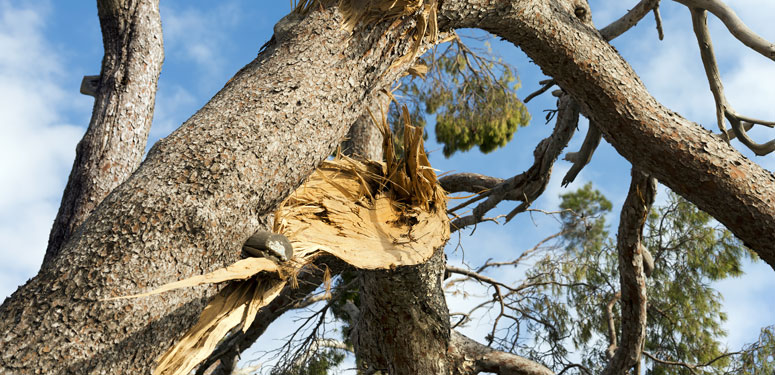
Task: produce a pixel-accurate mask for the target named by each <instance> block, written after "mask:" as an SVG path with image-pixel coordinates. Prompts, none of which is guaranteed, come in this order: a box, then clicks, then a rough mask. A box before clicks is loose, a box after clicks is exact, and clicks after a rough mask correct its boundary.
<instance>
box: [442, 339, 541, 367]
mask: <svg viewBox="0 0 775 375" xmlns="http://www.w3.org/2000/svg"><path fill="white" fill-rule="evenodd" d="M450 349H451V351H450V354H449V356H450V359H451V360H452V361H453V362H455V363H456V364H457V366H455V367H456V369H457V373H459V374H478V373H480V372H490V373H495V374H501V375H554V373H553V372H552V371H551V370H549V369H548V368H546V367H545V366H543V365H541V364H540V363H537V362H534V361H531V360H529V359H527V358H524V357H520V356H518V355H516V354H512V353H506V352H502V351H499V350H495V349H493V348H490V347H488V346H486V345H482V344H480V343H478V342H476V341H474V340H472V339H470V338H468V337H466V336H464V335H463V334H461V333H458V332H457V331H452V338H451V342H450Z"/></svg>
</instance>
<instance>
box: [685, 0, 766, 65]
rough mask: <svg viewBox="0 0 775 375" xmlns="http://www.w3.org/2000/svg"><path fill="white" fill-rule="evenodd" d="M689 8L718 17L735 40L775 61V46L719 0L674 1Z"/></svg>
mask: <svg viewBox="0 0 775 375" xmlns="http://www.w3.org/2000/svg"><path fill="white" fill-rule="evenodd" d="M675 1H676V2H679V3H681V4H683V5H686V6H687V7H689V8H700V9H705V10H707V11H708V12H711V13H713V15H714V16H716V17H718V18H719V20H721V22H723V23H724V26H726V27H727V30H729V32H730V33H731V34H732V35H733V36H734V37H735V38H737V40H739V41H740V42H742V43H743V44H745V45H746V46H748V47H749V48H751V49H752V50H754V51H756V52H758V53H760V54H761V55H762V56H764V57H766V58H768V59H770V60H773V61H775V44H773V43H770V42H769V41H767V39H764V38H762V37H761V36H759V35H758V34H756V33H755V32H754V31H753V30H751V29H750V28H748V26H747V25H746V24H745V23H744V22H743V21H742V20H741V19H740V17H738V16H737V14H735V11H733V10H732V8H730V7H729V6H728V5H727V4H725V3H724V2H723V1H721V0H675Z"/></svg>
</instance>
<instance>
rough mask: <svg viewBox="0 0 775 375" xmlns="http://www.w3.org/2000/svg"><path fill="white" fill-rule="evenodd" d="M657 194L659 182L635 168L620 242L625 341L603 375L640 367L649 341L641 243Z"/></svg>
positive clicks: (626, 200) (618, 243)
mask: <svg viewBox="0 0 775 375" xmlns="http://www.w3.org/2000/svg"><path fill="white" fill-rule="evenodd" d="M656 192H657V181H656V180H655V179H654V178H652V177H649V176H647V175H645V174H643V173H642V172H640V171H639V170H638V169H636V168H633V169H632V182H631V183H630V191H629V192H628V194H627V199H625V201H624V206H623V207H622V213H621V218H620V219H619V233H618V235H617V239H616V240H617V244H616V248H617V250H618V252H619V278H620V280H621V281H620V283H621V302H622V321H621V326H622V335H621V338H622V340H621V344H620V345H619V346H618V347H617V348H616V351H615V352H614V355H613V358H611V360H610V361H609V362H608V365H607V366H606V368H605V370H603V372H602V374H603V375H614V374H625V373H627V371H628V370H629V369H630V368H632V367H633V366H635V365H637V364H638V363H640V355H641V351H642V348H643V342H644V340H645V337H646V306H647V301H646V275H645V272H644V270H643V258H642V254H641V252H640V250H641V245H640V243H641V238H642V236H643V226H644V224H645V223H646V217H647V216H648V213H649V210H650V209H651V205H652V204H653V203H654V196H655V195H656Z"/></svg>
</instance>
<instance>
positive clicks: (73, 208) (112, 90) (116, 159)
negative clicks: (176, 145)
mask: <svg viewBox="0 0 775 375" xmlns="http://www.w3.org/2000/svg"><path fill="white" fill-rule="evenodd" d="M97 10H98V14H99V18H100V27H101V30H102V40H103V44H104V50H105V55H104V57H103V59H102V72H101V74H100V75H98V76H87V77H84V79H83V84H82V86H81V92H82V93H85V94H86V95H90V96H94V108H93V109H92V117H91V120H90V121H89V128H88V129H87V130H86V134H84V136H83V139H81V141H80V142H78V146H77V147H76V150H75V161H74V162H73V168H72V170H71V171H70V177H69V178H68V180H67V186H65V191H64V193H63V194H62V201H61V203H60V205H59V211H58V212H57V216H56V218H55V219H54V225H53V226H52V228H51V233H50V235H49V239H48V246H47V248H46V254H45V256H44V258H43V262H44V263H47V262H49V261H51V259H53V258H54V257H56V256H57V255H58V254H59V252H60V249H61V248H62V246H64V244H65V243H66V242H67V241H68V240H70V237H71V236H72V235H73V233H74V232H75V230H76V229H77V228H78V226H80V225H81V223H83V221H84V220H86V217H88V216H89V215H90V214H91V213H92V211H93V210H94V209H95V208H96V207H97V205H99V203H100V202H102V200H103V199H104V198H105V197H106V196H107V195H108V194H109V193H110V192H111V191H113V189H115V188H116V186H118V185H120V184H121V183H122V182H124V181H125V180H126V179H127V178H129V176H130V175H131V174H132V172H134V171H135V169H137V166H138V165H140V161H142V159H143V155H144V154H145V144H146V142H147V141H148V132H149V131H150V129H151V122H152V120H153V108H154V104H155V101H156V85H157V83H158V81H159V73H160V72H161V65H162V61H163V60H164V46H163V42H162V30H161V17H160V15H159V0H141V1H127V0H120V1H105V0H100V1H97Z"/></svg>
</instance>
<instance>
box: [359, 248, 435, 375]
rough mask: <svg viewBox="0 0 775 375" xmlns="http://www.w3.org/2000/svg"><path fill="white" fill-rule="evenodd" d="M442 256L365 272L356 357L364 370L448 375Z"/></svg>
mask: <svg viewBox="0 0 775 375" xmlns="http://www.w3.org/2000/svg"><path fill="white" fill-rule="evenodd" d="M444 268H445V264H444V253H443V249H441V248H439V249H437V250H436V253H435V254H434V255H433V257H431V259H429V260H428V262H427V263H425V264H421V265H418V266H410V267H400V268H398V269H396V270H395V271H368V272H362V273H361V280H362V281H361V295H360V301H361V305H360V314H359V318H358V323H357V324H356V326H355V330H356V333H355V340H354V346H355V353H356V357H357V359H358V364H359V366H360V367H361V368H362V370H364V371H366V372H367V373H368V371H374V370H379V371H382V372H383V373H385V374H447V373H449V371H450V367H449V363H448V360H447V349H448V346H449V340H450V325H449V311H448V310H447V302H446V300H445V298H444V290H443V289H442V286H441V284H442V279H443V277H444Z"/></svg>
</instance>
